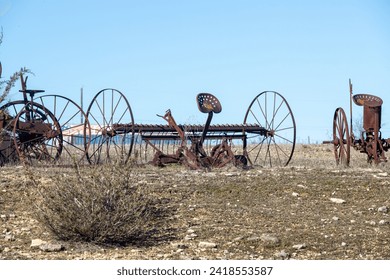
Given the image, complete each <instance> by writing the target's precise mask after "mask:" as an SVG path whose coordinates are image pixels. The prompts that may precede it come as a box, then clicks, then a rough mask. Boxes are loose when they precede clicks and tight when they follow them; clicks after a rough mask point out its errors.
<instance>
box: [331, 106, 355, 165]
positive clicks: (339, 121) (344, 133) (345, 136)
mask: <svg viewBox="0 0 390 280" xmlns="http://www.w3.org/2000/svg"><path fill="white" fill-rule="evenodd" d="M350 146H351V138H350V135H349V130H348V122H347V117H346V115H345V112H344V110H343V108H337V109H336V111H335V112H334V117H333V150H334V155H335V158H336V163H337V164H342V165H345V166H348V165H349V163H350V158H351V151H350Z"/></svg>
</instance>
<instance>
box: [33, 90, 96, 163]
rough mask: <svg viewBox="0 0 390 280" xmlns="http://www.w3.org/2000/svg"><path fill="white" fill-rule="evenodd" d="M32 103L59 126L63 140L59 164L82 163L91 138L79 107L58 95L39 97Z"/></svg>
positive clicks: (85, 118)
mask: <svg viewBox="0 0 390 280" xmlns="http://www.w3.org/2000/svg"><path fill="white" fill-rule="evenodd" d="M34 102H36V103H39V104H41V105H42V106H43V107H45V108H47V109H48V110H49V111H50V112H52V113H53V115H54V116H55V117H56V119H57V121H58V122H59V123H60V125H61V132H62V139H63V150H62V154H61V158H60V161H61V163H63V164H73V163H78V164H81V163H84V161H86V156H85V155H86V151H88V148H89V143H90V138H91V125H90V123H89V121H88V118H87V115H86V114H85V113H84V111H83V110H82V109H81V107H80V106H79V105H77V104H76V103H75V102H74V101H72V100H71V99H69V98H67V97H64V96H60V95H43V96H39V97H36V98H35V99H34Z"/></svg>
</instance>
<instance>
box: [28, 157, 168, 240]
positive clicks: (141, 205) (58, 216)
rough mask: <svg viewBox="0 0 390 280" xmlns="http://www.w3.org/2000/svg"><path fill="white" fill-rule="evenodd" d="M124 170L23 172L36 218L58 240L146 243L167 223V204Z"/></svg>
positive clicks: (103, 168)
mask: <svg viewBox="0 0 390 280" xmlns="http://www.w3.org/2000/svg"><path fill="white" fill-rule="evenodd" d="M131 172H132V171H131V169H130V168H129V167H124V166H118V165H105V166H99V167H91V168H83V169H79V168H77V167H76V168H75V169H74V172H73V173H61V171H60V172H57V173H56V174H55V175H53V176H49V177H47V176H45V177H41V178H40V179H37V175H36V174H33V173H32V171H31V170H29V171H28V174H29V176H28V177H29V180H28V181H29V182H28V185H29V186H30V187H29V188H28V189H29V191H30V194H29V195H30V198H32V199H33V204H34V205H35V209H36V211H35V212H36V213H37V216H38V219H39V220H40V221H42V222H43V223H44V224H45V225H47V226H48V227H49V228H50V229H51V231H52V232H53V233H54V234H55V235H57V236H58V237H59V238H60V239H62V240H70V241H88V242H95V243H104V244H122V245H124V244H127V243H134V242H140V240H141V241H142V240H144V241H145V242H150V240H148V239H153V235H154V234H157V233H158V232H159V231H160V230H161V229H162V228H163V227H164V225H165V224H166V221H167V217H168V215H169V212H170V210H169V208H167V207H166V205H165V204H166V200H162V199H160V198H158V197H157V196H156V195H153V190H148V187H147V186H145V185H142V184H139V182H137V178H136V176H134V174H133V176H131Z"/></svg>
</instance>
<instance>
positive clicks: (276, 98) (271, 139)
mask: <svg viewBox="0 0 390 280" xmlns="http://www.w3.org/2000/svg"><path fill="white" fill-rule="evenodd" d="M244 124H248V125H251V124H257V125H259V126H260V127H262V130H261V132H260V133H248V132H246V133H245V135H246V137H245V138H244V141H243V142H244V143H243V154H244V156H245V157H246V158H247V159H248V163H249V164H250V165H252V166H254V165H259V166H264V167H272V166H286V165H287V164H288V163H289V162H290V160H291V158H292V156H293V153H294V149H295V139H296V126H295V120H294V115H293V113H292V111H291V109H290V106H289V104H288V103H287V101H286V99H285V98H284V97H283V96H282V95H280V94H279V93H277V92H275V91H264V92H262V93H260V94H259V95H257V96H256V97H255V98H254V99H253V101H252V103H251V104H250V105H249V108H248V110H247V112H246V114H245V118H244Z"/></svg>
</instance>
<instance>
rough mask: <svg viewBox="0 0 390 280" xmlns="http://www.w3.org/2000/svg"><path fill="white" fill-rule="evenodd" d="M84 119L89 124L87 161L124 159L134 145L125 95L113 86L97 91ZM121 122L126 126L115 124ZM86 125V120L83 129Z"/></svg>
mask: <svg viewBox="0 0 390 280" xmlns="http://www.w3.org/2000/svg"><path fill="white" fill-rule="evenodd" d="M86 120H88V121H89V123H90V127H91V137H90V141H89V146H88V147H86V150H87V154H86V155H87V159H88V161H89V162H90V163H93V164H100V163H106V162H121V163H126V162H127V161H128V160H129V157H130V154H131V151H132V149H133V145H134V125H133V124H134V118H133V112H132V110H131V107H130V104H129V102H128V100H127V98H126V97H125V95H124V94H122V93H121V92H120V91H118V90H116V89H112V88H107V89H103V90H101V91H99V92H98V93H97V94H96V95H95V96H94V98H93V99H92V101H91V103H90V105H89V107H88V109H87V111H86ZM122 123H125V124H126V126H125V127H122V126H121V125H118V124H122ZM87 129H88V125H87V123H85V126H84V130H87ZM118 131H120V133H118Z"/></svg>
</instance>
